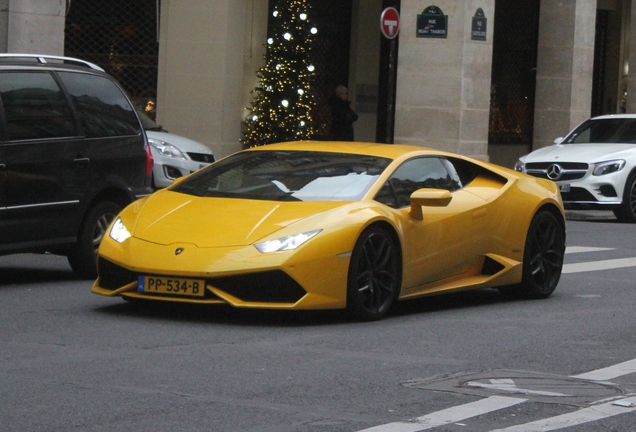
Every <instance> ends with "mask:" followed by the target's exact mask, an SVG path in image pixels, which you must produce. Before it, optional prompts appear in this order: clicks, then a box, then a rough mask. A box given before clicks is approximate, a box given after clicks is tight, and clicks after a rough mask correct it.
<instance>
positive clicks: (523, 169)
mask: <svg viewBox="0 0 636 432" xmlns="http://www.w3.org/2000/svg"><path fill="white" fill-rule="evenodd" d="M509 166H510V165H509ZM514 170H515V171H519V172H526V164H525V163H523V162H521V160H518V161H517V163H516V164H515V167H514Z"/></svg>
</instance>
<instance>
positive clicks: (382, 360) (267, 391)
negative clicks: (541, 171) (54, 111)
mask: <svg viewBox="0 0 636 432" xmlns="http://www.w3.org/2000/svg"><path fill="white" fill-rule="evenodd" d="M568 216H569V219H570V220H569V223H568V232H567V236H568V238H567V242H568V252H569V253H568V254H567V255H566V266H565V268H564V274H563V276H562V279H561V283H560V284H559V287H558V288H557V290H556V291H555V293H554V295H553V296H552V297H550V298H549V299H547V300H537V301H520V300H507V299H505V298H503V297H502V296H500V295H499V293H498V292H497V291H496V290H484V291H480V292H472V293H465V294H457V295H448V296H442V297H436V298H428V299H422V300H416V301H410V302H405V303H403V304H399V305H398V307H397V308H396V310H395V311H394V312H393V313H392V314H391V315H390V316H388V317H387V318H386V319H384V320H382V321H380V322H373V323H355V322H350V321H348V320H347V319H346V317H345V316H344V315H343V314H342V313H339V312H310V313H295V312H291V313H290V312H264V311H249V310H248V311H245V310H235V309H231V308H216V307H208V308H206V307H190V306H181V307H174V306H158V307H147V306H140V305H134V304H128V303H126V302H124V301H122V300H120V299H109V298H104V297H99V296H96V295H93V294H91V293H90V292H89V290H90V284H91V283H90V281H83V280H78V279H76V278H75V277H74V276H73V274H72V273H71V271H70V268H69V267H68V265H67V263H66V260H65V259H64V258H60V257H55V256H50V255H16V256H5V257H0V326H1V327H0V328H1V332H0V431H20V432H23V431H136V432H144V431H152V432H157V431H219V432H221V431H223V432H225V431H228V432H231V431H250V432H251V431H263V432H269V431H272V432H273V431H276V432H279V431H280V432H308V431H312V432H327V431H329V432H332V431H333V432H335V431H338V432H340V431H352V432H357V431H363V430H369V431H375V432H407V431H419V430H433V431H436V432H437V431H471V432H472V431H477V432H479V431H493V430H504V431H524V432H527V431H548V430H563V431H585V432H587V431H599V430H603V431H633V430H634V429H635V427H634V424H636V411H635V410H636V407H634V404H636V398H635V396H636V360H634V359H636V343H635V342H636V331H635V330H636V319H635V315H634V311H635V303H636V300H635V296H634V294H635V293H636V282H635V281H636V243H635V242H634V239H636V225H626V224H618V223H616V222H615V221H614V220H613V218H612V217H611V216H610V214H606V213H601V212H596V213H572V212H571V213H569V214H568Z"/></svg>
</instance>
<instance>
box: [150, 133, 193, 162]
mask: <svg viewBox="0 0 636 432" xmlns="http://www.w3.org/2000/svg"><path fill="white" fill-rule="evenodd" d="M148 144H150V145H151V146H152V147H153V148H154V149H155V150H157V151H158V152H159V154H160V155H161V156H166V157H171V158H175V159H184V160H185V159H186V157H185V155H184V154H183V152H182V151H181V150H179V149H178V148H176V147H175V146H173V145H172V144H168V143H167V142H165V141H160V140H157V139H154V138H148Z"/></svg>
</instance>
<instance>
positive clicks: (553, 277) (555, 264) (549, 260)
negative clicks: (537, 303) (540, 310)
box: [499, 204, 565, 298]
mask: <svg viewBox="0 0 636 432" xmlns="http://www.w3.org/2000/svg"><path fill="white" fill-rule="evenodd" d="M564 254H565V219H564V218H563V215H562V214H561V212H560V211H559V210H558V208H557V207H556V206H554V205H550V204H548V205H544V206H542V207H540V208H539V209H538V210H537V211H536V213H535V214H534V215H533V217H532V220H531V222H530V225H529V226H528V231H527V234H526V239H525V242H524V252H523V268H522V280H521V282H520V283H518V284H516V285H512V286H504V287H500V288H499V290H500V292H502V293H503V294H506V295H512V296H515V297H524V298H546V297H548V296H550V295H551V294H552V292H553V291H554V290H555V288H556V286H557V284H558V282H559V279H560V277H561V272H562V269H563V256H564Z"/></svg>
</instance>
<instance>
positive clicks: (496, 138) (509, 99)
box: [488, 0, 539, 144]
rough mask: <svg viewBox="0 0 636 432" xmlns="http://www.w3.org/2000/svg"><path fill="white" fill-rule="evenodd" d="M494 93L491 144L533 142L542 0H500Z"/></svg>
mask: <svg viewBox="0 0 636 432" xmlns="http://www.w3.org/2000/svg"><path fill="white" fill-rule="evenodd" d="M494 25H495V27H494V39H493V65H492V82H491V95H490V124H489V132H488V142H489V143H490V144H531V143H532V129H533V125H534V100H535V86H536V64H537V63H536V57H537V38H538V29H539V0H531V1H521V2H520V1H518V0H497V1H496V3H495V24H494Z"/></svg>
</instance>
